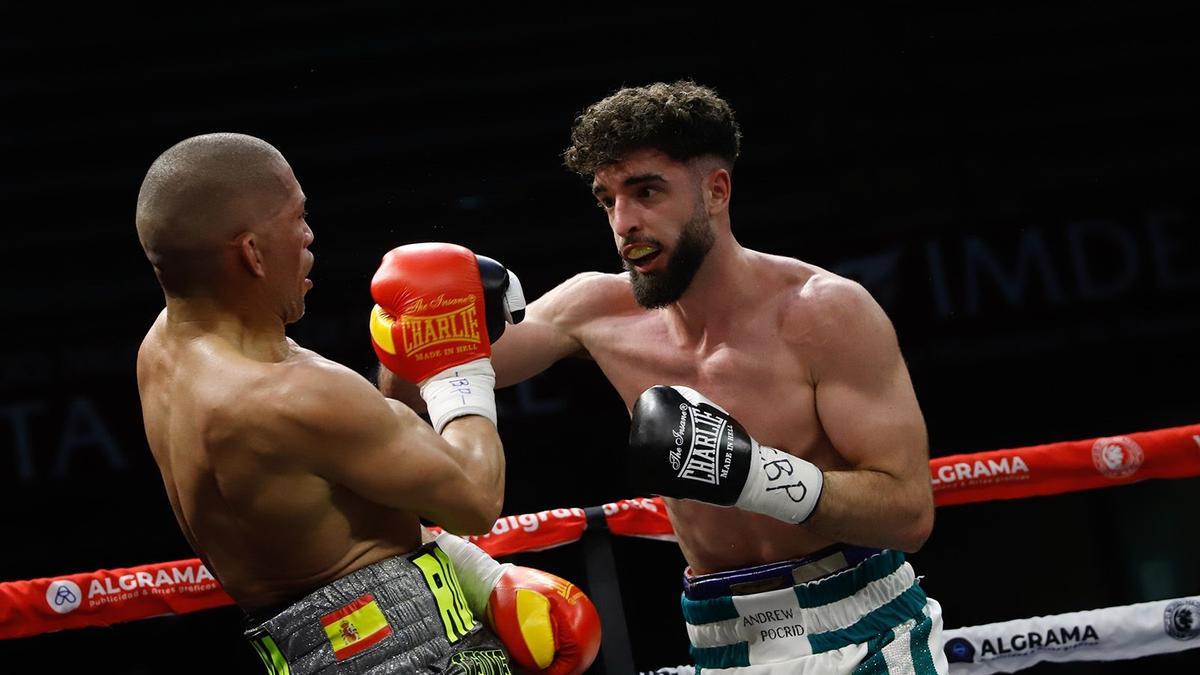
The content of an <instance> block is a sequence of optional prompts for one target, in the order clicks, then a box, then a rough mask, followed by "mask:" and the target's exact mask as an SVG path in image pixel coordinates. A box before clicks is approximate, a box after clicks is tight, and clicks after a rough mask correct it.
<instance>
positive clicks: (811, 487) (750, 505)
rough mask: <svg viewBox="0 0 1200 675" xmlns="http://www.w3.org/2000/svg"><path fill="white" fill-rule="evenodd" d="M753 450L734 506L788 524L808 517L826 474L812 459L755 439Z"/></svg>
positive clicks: (818, 495)
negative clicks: (762, 443) (744, 481)
mask: <svg viewBox="0 0 1200 675" xmlns="http://www.w3.org/2000/svg"><path fill="white" fill-rule="evenodd" d="M753 452H754V456H753V458H752V460H751V464H750V473H749V474H748V475H747V476H746V484H745V485H743V486H742V493H741V494H740V495H738V500H737V503H736V504H734V506H737V507H738V508H739V509H745V510H747V511H754V512H755V513H762V514H764V515H768V516H771V517H772V518H778V519H779V520H783V521H786V522H789V523H803V522H804V521H805V520H808V517H809V516H810V515H812V512H813V509H815V508H816V507H817V500H818V499H820V498H821V490H822V488H824V487H825V474H823V473H821V470H820V469H818V468H817V467H816V465H815V464H813V463H812V462H807V461H805V460H803V459H800V458H799V457H795V456H793V455H789V454H787V453H786V452H781V451H779V450H776V449H775V448H770V447H767V446H765V445H759V444H758V442H757V441H754V448H753Z"/></svg>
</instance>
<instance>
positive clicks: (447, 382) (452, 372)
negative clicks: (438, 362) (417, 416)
mask: <svg viewBox="0 0 1200 675" xmlns="http://www.w3.org/2000/svg"><path fill="white" fill-rule="evenodd" d="M420 387H421V398H423V399H425V405H426V406H428V407H429V421H430V423H432V424H433V428H434V429H435V430H436V431H437V432H438V433H439V434H440V433H441V432H442V429H443V428H445V426H446V425H447V424H449V423H450V421H451V420H453V419H455V418H456V417H462V416H464V415H482V416H484V417H486V418H488V419H489V420H491V421H492V424H495V423H496V394H495V391H494V390H495V388H496V371H495V370H492V361H491V359H487V358H482V359H476V360H474V361H469V362H467V363H464V364H462V365H458V366H454V367H452V368H447V369H446V370H443V371H442V372H440V373H438V374H436V375H434V376H432V377H430V378H429V379H427V380H425V381H424V382H422V383H421V384H420Z"/></svg>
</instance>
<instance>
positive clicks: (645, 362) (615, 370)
mask: <svg viewBox="0 0 1200 675" xmlns="http://www.w3.org/2000/svg"><path fill="white" fill-rule="evenodd" d="M764 323H767V322H764ZM587 346H588V349H589V351H590V352H591V354H592V357H593V358H594V359H595V360H596V362H597V364H598V365H599V366H600V368H601V369H602V370H603V371H604V373H605V375H606V376H607V377H608V379H609V381H610V382H611V383H612V384H613V386H614V387H615V388H616V389H617V391H618V393H620V395H621V398H622V400H624V401H625V405H626V408H627V409H632V408H633V404H634V402H635V401H636V400H637V397H638V396H639V395H640V394H641V393H642V392H643V391H645V390H646V389H647V388H649V387H651V386H653V385H656V384H668V385H684V386H688V387H691V388H693V389H695V390H696V391H698V392H700V393H701V394H703V395H704V396H706V397H708V398H709V399H710V400H712V401H713V402H714V403H717V404H718V405H720V406H721V407H723V408H725V409H726V410H727V411H729V413H730V414H732V415H733V416H734V417H735V418H736V419H737V420H738V421H739V422H741V424H742V425H743V426H744V427H745V428H746V430H747V431H748V432H749V433H750V434H751V435H752V436H754V437H755V438H756V439H758V441H759V442H761V443H763V444H766V445H771V446H775V447H779V448H781V449H786V450H787V451H789V452H791V453H793V454H796V455H798V456H809V455H811V454H813V453H814V452H816V453H818V454H822V453H821V451H822V449H823V448H822V445H823V444H822V443H821V439H822V438H823V436H822V434H821V431H820V426H819V424H818V421H817V415H816V408H815V405H814V392H813V388H812V384H811V382H810V379H809V372H808V364H807V363H806V361H805V359H804V355H803V354H797V353H796V352H795V350H794V349H793V348H792V347H790V346H788V345H786V344H784V342H783V340H782V338H781V336H779V335H778V334H777V333H775V332H774V331H772V330H761V329H760V330H754V329H752V328H750V327H747V328H746V330H738V331H728V332H727V333H726V334H725V335H723V336H722V338H721V340H720V341H719V342H713V343H710V344H707V345H702V346H701V347H699V348H695V347H691V346H688V345H683V344H680V342H679V340H677V339H675V338H674V337H673V336H672V335H671V334H670V331H669V330H668V329H667V327H666V325H665V323H664V322H663V321H661V320H659V319H658V318H657V317H656V314H654V313H650V314H648V315H644V316H641V317H634V318H629V319H626V320H623V321H621V322H613V323H612V324H610V325H608V326H606V327H605V328H604V329H603V330H602V331H598V332H597V334H596V335H595V336H594V339H592V340H589V341H588V345H587Z"/></svg>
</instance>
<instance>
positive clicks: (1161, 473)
mask: <svg viewBox="0 0 1200 675" xmlns="http://www.w3.org/2000/svg"><path fill="white" fill-rule="evenodd" d="M929 469H930V474H931V477H932V480H933V492H934V500H935V502H936V503H937V505H938V506H948V505H952V504H965V503H970V502H983V501H991V500H995V499H1019V498H1023V497H1032V496H1037V495H1052V494H1060V493H1065V492H1074V491H1078V490H1089V489H1093V488H1099V487H1107V486H1110V485H1125V484H1128V483H1134V482H1137V481H1141V480H1146V479H1150V478H1186V477H1191V476H1200V424H1193V425H1188V426H1182V427H1173V428H1169V429H1159V430H1157V431H1146V432H1141V433H1133V434H1129V435H1128V436H1110V437H1104V438H1096V439H1091V440H1085V441H1067V442H1062V443H1050V444H1046V445H1037V446H1032V447H1028V448H1015V449H1010V450H994V451H990V452H981V453H977V454H968V455H952V456H949V457H939V458H937V459H934V460H932V461H930V463H929ZM603 508H604V512H605V515H606V516H607V523H608V528H609V530H611V531H612V532H613V533H614V534H621V535H626V536H639V537H652V538H660V539H671V538H673V531H672V529H671V524H670V522H669V521H668V520H667V514H666V510H665V508H664V506H663V502H662V499H661V498H658V497H653V498H645V497H643V498H637V499H623V500H621V501H619V502H615V503H612V504H605V505H604V507H603ZM586 525H587V519H586V516H585V515H584V511H583V509H581V508H560V509H551V510H548V511H539V512H537V513H526V514H521V515H515V516H503V517H501V518H500V519H499V520H498V521H496V524H495V526H494V527H493V528H492V531H491V533H489V534H486V535H483V536H482V537H471V539H473V540H474V541H475V542H476V543H478V544H479V545H480V547H482V548H483V549H484V550H486V551H487V552H488V553H490V554H492V555H494V556H503V555H509V554H512V553H519V552H524V551H537V550H542V549H547V548H553V547H555V546H562V545H564V544H568V543H571V542H573V541H577V540H578V539H579V538H580V537H582V536H583V532H584V529H586ZM231 604H233V600H232V599H231V598H230V597H229V595H228V594H226V593H225V591H223V590H222V589H221V587H220V584H219V583H217V581H216V580H215V579H214V578H213V576H212V574H211V573H209V571H208V570H207V569H205V568H204V566H203V565H202V564H201V563H200V561H199V560H198V559H190V560H178V561H174V562H166V563H153V564H149V565H139V566H136V567H130V568H122V569H113V570H97V571H95V572H86V573H79V574H69V575H65V576H59V577H46V578H42V579H32V580H28V581H9V582H4V583H0V639H7V638H18V637H25V636H30V635H38V634H41V633H48V632H52V631H59V630H66V629H71V628H82V627H86V626H107V625H111V624H114V623H121V622H125V621H135V620H138V619H144V618H148V617H153V616H159V615H162V614H187V613H189V612H198V611H201V610H204V609H209V608H212V607H220V606H223V605H231Z"/></svg>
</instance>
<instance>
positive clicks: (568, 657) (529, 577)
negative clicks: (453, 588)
mask: <svg viewBox="0 0 1200 675" xmlns="http://www.w3.org/2000/svg"><path fill="white" fill-rule="evenodd" d="M487 614H488V624H490V625H491V627H492V630H493V631H495V632H496V635H497V636H498V637H499V638H500V640H501V641H502V642H503V643H504V646H505V647H506V648H507V649H508V652H509V654H511V655H512V657H513V660H514V661H516V662H517V665H519V666H520V667H521V668H522V669H524V670H525V671H527V672H530V673H547V674H549V675H579V673H582V672H583V671H585V670H587V668H588V666H590V665H592V661H595V660H596V653H597V652H599V650H600V616H599V615H598V614H597V613H596V608H595V607H594V606H593V605H592V601H591V600H589V599H588V597H587V596H586V595H584V594H583V591H581V590H579V588H578V587H576V586H575V585H574V584H572V583H570V582H569V581H565V580H563V579H560V578H559V577H557V576H555V575H553V574H550V573H549V572H543V571H541V570H536V569H533V568H531V567H515V566H514V567H509V568H508V569H506V570H505V571H504V574H503V576H501V577H500V580H499V581H497V582H496V585H495V587H494V588H493V589H492V594H491V597H490V598H489V599H488V608H487Z"/></svg>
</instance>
